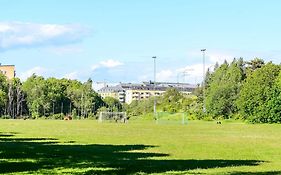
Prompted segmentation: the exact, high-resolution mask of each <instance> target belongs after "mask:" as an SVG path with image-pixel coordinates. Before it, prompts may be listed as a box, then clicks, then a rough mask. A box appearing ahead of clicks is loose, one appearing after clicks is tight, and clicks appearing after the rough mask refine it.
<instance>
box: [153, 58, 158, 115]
mask: <svg viewBox="0 0 281 175" xmlns="http://www.w3.org/2000/svg"><path fill="white" fill-rule="evenodd" d="M152 58H153V60H154V84H153V91H154V103H153V114H154V119H156V120H157V118H156V93H155V90H156V56H153V57H152Z"/></svg>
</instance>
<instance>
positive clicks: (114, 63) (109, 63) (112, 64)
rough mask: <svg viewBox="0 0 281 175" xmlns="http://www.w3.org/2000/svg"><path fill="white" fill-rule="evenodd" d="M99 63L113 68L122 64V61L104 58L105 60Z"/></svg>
mask: <svg viewBox="0 0 281 175" xmlns="http://www.w3.org/2000/svg"><path fill="white" fill-rule="evenodd" d="M100 65H101V66H103V67H107V68H113V67H117V66H122V65H123V63H121V62H120V61H117V60H112V59H109V60H106V61H101V62H100Z"/></svg>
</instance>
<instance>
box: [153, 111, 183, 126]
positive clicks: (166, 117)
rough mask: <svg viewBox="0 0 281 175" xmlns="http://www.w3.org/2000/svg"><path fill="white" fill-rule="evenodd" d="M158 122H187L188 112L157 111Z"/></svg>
mask: <svg viewBox="0 0 281 175" xmlns="http://www.w3.org/2000/svg"><path fill="white" fill-rule="evenodd" d="M156 121H157V123H160V124H161V123H167V124H169V123H170V124H183V125H184V124H187V122H188V119H187V113H185V112H157V115H156Z"/></svg>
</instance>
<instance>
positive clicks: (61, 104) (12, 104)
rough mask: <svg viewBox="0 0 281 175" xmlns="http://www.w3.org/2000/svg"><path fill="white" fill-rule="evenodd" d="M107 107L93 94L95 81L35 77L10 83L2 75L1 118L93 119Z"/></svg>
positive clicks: (104, 102)
mask: <svg viewBox="0 0 281 175" xmlns="http://www.w3.org/2000/svg"><path fill="white" fill-rule="evenodd" d="M102 107H105V108H107V107H108V104H107V103H106V101H104V100H102V99H101V97H100V96H99V95H98V94H97V93H96V92H95V91H94V90H93V88H92V80H90V79H89V80H88V81H87V82H85V83H82V82H80V81H77V80H69V79H56V78H47V79H45V78H43V77H42V76H37V75H35V74H34V75H32V76H31V77H29V78H28V79H27V80H26V81H25V82H21V81H20V79H19V78H14V79H13V80H9V81H8V80H7V79H6V77H5V76H4V75H2V74H0V115H1V116H2V118H3V117H4V118H18V117H22V116H26V117H32V118H54V119H61V118H62V117H63V116H64V115H72V116H74V117H77V118H88V117H94V116H95V114H96V113H97V112H98V110H99V109H101V108H102Z"/></svg>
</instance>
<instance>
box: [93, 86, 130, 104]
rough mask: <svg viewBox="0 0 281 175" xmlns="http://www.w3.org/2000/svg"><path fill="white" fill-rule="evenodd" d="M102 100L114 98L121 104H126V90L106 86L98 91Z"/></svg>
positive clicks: (119, 87)
mask: <svg viewBox="0 0 281 175" xmlns="http://www.w3.org/2000/svg"><path fill="white" fill-rule="evenodd" d="M98 93H99V94H100V96H101V97H102V98H105V97H113V98H115V99H118V100H119V101H120V102H121V103H125V90H124V89H123V88H122V87H121V86H120V85H117V86H105V87H103V88H101V89H100V90H98Z"/></svg>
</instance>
